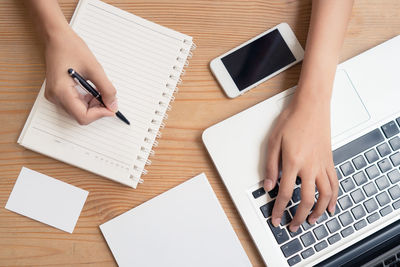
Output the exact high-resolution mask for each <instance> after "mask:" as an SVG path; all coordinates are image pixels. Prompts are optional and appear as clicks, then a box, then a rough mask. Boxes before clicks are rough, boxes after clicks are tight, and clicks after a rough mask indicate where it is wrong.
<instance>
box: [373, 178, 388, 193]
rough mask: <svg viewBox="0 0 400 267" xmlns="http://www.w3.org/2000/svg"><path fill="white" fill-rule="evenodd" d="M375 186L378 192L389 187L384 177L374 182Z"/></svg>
mask: <svg viewBox="0 0 400 267" xmlns="http://www.w3.org/2000/svg"><path fill="white" fill-rule="evenodd" d="M375 183H376V185H377V186H378V188H379V190H383V189H385V188H387V187H389V185H390V184H389V181H388V179H387V178H386V176H384V175H383V176H381V177H379V178H378V179H376V180H375Z"/></svg>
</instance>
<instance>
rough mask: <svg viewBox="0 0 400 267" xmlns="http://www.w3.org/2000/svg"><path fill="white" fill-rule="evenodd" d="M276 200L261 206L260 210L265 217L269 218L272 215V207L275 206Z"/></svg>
mask: <svg viewBox="0 0 400 267" xmlns="http://www.w3.org/2000/svg"><path fill="white" fill-rule="evenodd" d="M274 204H275V200H272V201H270V202H268V203H267V204H265V205H263V206H261V207H260V210H261V212H262V214H263V215H264V217H265V218H268V217H270V216H271V215H272V208H273V207H274Z"/></svg>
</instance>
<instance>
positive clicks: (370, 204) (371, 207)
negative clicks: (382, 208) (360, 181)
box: [364, 198, 378, 213]
mask: <svg viewBox="0 0 400 267" xmlns="http://www.w3.org/2000/svg"><path fill="white" fill-rule="evenodd" d="M364 207H365V209H366V210H367V212H368V213H371V212H373V211H375V210H377V209H378V204H377V203H376V201H375V199H374V198H371V199H368V200H367V201H364Z"/></svg>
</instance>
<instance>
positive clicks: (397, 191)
mask: <svg viewBox="0 0 400 267" xmlns="http://www.w3.org/2000/svg"><path fill="white" fill-rule="evenodd" d="M389 194H390V197H391V198H392V199H393V200H396V199H398V198H399V197H400V187H399V186H398V185H395V186H393V187H391V188H389Z"/></svg>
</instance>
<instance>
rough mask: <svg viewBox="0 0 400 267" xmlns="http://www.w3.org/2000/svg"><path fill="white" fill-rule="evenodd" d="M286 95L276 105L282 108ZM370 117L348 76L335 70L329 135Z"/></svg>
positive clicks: (340, 131) (341, 71)
mask: <svg viewBox="0 0 400 267" xmlns="http://www.w3.org/2000/svg"><path fill="white" fill-rule="evenodd" d="M291 96H292V95H289V96H286V97H284V98H282V99H279V100H278V101H277V104H278V107H279V108H283V106H286V105H287V104H288V103H289V101H288V100H289V98H291ZM369 119H370V115H369V113H368V111H367V109H366V108H365V106H364V104H363V102H362V100H361V98H360V96H359V95H358V93H357V91H356V89H355V88H354V86H353V84H352V82H351V80H350V78H349V76H348V75H347V73H346V71H344V70H337V71H336V76H335V82H334V85H333V92H332V100H331V136H332V138H334V137H336V136H338V135H339V134H342V133H344V132H346V131H348V130H350V129H352V128H354V127H356V126H358V125H360V124H362V123H364V122H366V121H368V120H369Z"/></svg>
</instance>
